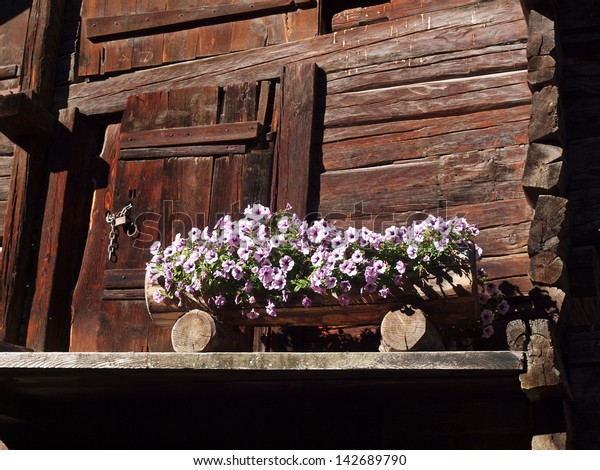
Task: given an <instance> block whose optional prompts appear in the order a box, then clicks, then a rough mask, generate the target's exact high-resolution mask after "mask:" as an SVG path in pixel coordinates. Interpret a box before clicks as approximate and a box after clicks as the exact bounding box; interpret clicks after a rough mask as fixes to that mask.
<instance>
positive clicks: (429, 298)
mask: <svg viewBox="0 0 600 470" xmlns="http://www.w3.org/2000/svg"><path fill="white" fill-rule="evenodd" d="M159 282H160V281H154V282H152V281H151V280H149V279H146V285H145V291H146V302H147V306H148V311H149V313H150V316H151V317H152V320H153V321H154V323H155V324H156V325H157V326H159V327H161V328H172V329H173V330H172V339H173V346H174V348H175V350H176V351H188V352H189V351H216V350H217V351H218V350H236V349H238V348H241V349H244V348H245V346H244V344H245V337H243V335H241V333H240V329H239V327H265V326H267V327H268V326H276V327H286V326H323V327H359V326H367V325H381V336H382V341H381V347H380V350H381V351H395V350H410V349H414V350H417V349H418V350H439V349H442V348H443V346H441V339H440V338H439V333H437V328H441V327H447V326H450V325H460V324H465V323H472V322H474V321H475V320H476V319H477V316H478V303H477V275H476V269H475V262H474V261H473V262H472V263H471V264H470V265H465V266H455V267H446V268H441V269H439V270H437V271H436V272H434V273H431V274H429V275H427V276H426V277H424V278H422V279H418V280H412V281H408V280H405V282H404V283H403V284H402V285H401V286H399V287H398V288H397V289H395V290H394V291H392V292H391V294H390V295H389V296H388V297H387V298H385V299H384V298H381V297H380V296H379V295H378V294H371V295H363V296H359V295H356V296H354V297H352V298H351V301H350V304H349V305H347V306H341V305H340V304H339V302H338V300H337V299H336V298H334V297H327V296H317V295H315V297H314V298H313V299H312V305H311V306H310V307H303V306H302V305H301V303H300V302H297V303H289V304H288V305H286V306H285V307H278V308H277V316H276V317H272V316H269V315H267V314H266V313H265V311H264V309H261V308H256V310H257V311H258V312H259V313H260V316H259V317H258V318H256V319H249V318H247V317H246V315H244V311H245V312H247V311H248V310H250V308H245V309H244V308H226V307H225V308H218V309H216V308H207V305H206V303H204V302H202V301H198V300H196V299H194V298H192V297H188V298H185V299H184V300H183V302H182V303H181V305H179V304H178V302H177V301H174V300H171V299H165V300H164V301H162V302H161V303H157V302H156V301H155V300H154V299H153V293H154V291H155V290H156V289H159V288H160V287H161V286H160V283H159Z"/></svg>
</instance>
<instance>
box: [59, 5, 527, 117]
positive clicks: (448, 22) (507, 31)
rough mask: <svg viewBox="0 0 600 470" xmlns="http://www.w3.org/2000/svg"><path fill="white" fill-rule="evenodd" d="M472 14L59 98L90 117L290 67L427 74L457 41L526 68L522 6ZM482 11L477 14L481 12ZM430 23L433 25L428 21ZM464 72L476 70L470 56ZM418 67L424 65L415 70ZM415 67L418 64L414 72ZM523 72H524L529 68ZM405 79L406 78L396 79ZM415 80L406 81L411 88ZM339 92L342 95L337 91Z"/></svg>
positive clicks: (73, 89)
mask: <svg viewBox="0 0 600 470" xmlns="http://www.w3.org/2000/svg"><path fill="white" fill-rule="evenodd" d="M477 3H478V5H477V7H476V9H475V7H473V8H471V7H469V8H455V9H453V10H450V11H447V10H445V11H438V12H434V13H432V14H430V15H428V21H423V18H422V16H421V15H420V14H418V15H415V16H411V17H410V18H405V19H399V20H395V21H390V22H386V23H379V24H373V25H369V26H366V27H363V28H356V29H352V30H347V31H345V32H344V35H343V40H342V39H341V37H340V35H334V34H328V35H323V36H317V37H314V38H311V39H306V40H304V41H296V42H290V43H286V44H279V45H274V46H270V47H267V48H263V50H261V53H260V54H256V51H243V52H239V53H235V54H224V55H217V56H214V57H208V58H205V59H198V60H193V61H189V62H183V63H180V64H173V65H171V66H169V67H158V68H154V69H148V70H140V71H136V72H135V73H129V74H123V75H122V76H118V77H113V78H111V79H110V80H105V81H97V82H90V83H76V84H73V85H71V86H70V87H69V88H68V94H67V90H65V95H64V96H60V97H59V99H62V100H68V101H69V106H77V107H78V108H80V109H81V110H82V112H84V113H86V114H88V115H89V114H103V113H107V112H116V111H122V110H123V109H124V108H125V104H126V100H127V97H128V96H130V95H131V94H132V92H133V91H132V90H135V91H136V93H141V92H148V91H156V90H161V89H171V88H183V87H188V86H195V85H198V84H206V83H218V84H219V85H222V84H226V83H233V82H240V81H247V80H257V79H258V80H262V79H272V78H273V77H276V76H279V74H280V70H281V68H282V67H283V66H285V65H287V64H289V63H290V62H300V61H312V62H316V63H317V65H318V66H319V68H321V69H323V71H324V72H325V74H326V75H327V76H328V77H329V76H330V75H331V74H334V73H337V72H339V73H340V74H351V73H354V71H355V70H357V67H361V68H364V67H366V66H372V67H373V68H376V67H380V66H381V64H386V63H390V62H392V61H393V62H396V63H398V64H399V67H400V68H408V69H410V70H412V69H414V70H417V69H420V68H422V67H421V65H422V62H426V63H427V62H431V61H432V60H434V61H435V62H439V61H440V60H439V59H438V58H436V57H435V56H439V55H440V54H444V53H446V52H447V50H448V48H447V45H448V44H449V43H450V42H451V43H452V45H453V49H454V50H456V51H471V50H473V49H480V48H486V47H492V46H505V47H506V48H507V50H512V49H513V48H514V47H515V45H518V47H519V48H520V49H519V58H518V59H516V60H517V63H518V64H522V63H523V59H524V58H525V57H524V51H523V50H522V48H524V44H522V43H523V42H524V41H525V40H526V38H527V28H526V23H525V21H524V19H523V12H522V10H521V7H520V6H519V5H518V4H515V3H514V2H508V3H505V2H497V1H494V2H477ZM474 9H475V10H474ZM429 20H430V21H429ZM467 55H468V57H467V60H468V63H465V64H464V65H463V66H462V70H463V71H465V70H467V69H470V67H471V61H472V59H471V58H469V57H471V54H467ZM415 63H418V64H419V66H418V67H417V66H414V64H415ZM409 64H413V66H409ZM523 68H524V67H523ZM394 76H395V77H397V78H396V80H400V77H402V76H403V73H397V72H396V73H395V74H394ZM411 81H412V79H411V80H409V81H407V83H411ZM338 91H340V92H341V91H343V90H341V89H338Z"/></svg>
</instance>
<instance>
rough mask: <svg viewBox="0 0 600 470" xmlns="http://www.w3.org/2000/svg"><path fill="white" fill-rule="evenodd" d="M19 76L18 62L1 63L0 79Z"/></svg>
mask: <svg viewBox="0 0 600 470" xmlns="http://www.w3.org/2000/svg"><path fill="white" fill-rule="evenodd" d="M18 76H19V65H18V64H7V65H0V79H5V78H15V77H18Z"/></svg>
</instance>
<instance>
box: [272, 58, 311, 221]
mask: <svg viewBox="0 0 600 470" xmlns="http://www.w3.org/2000/svg"><path fill="white" fill-rule="evenodd" d="M316 85H317V66H316V64H315V63H314V62H304V63H300V64H292V65H289V66H286V67H285V68H284V72H283V85H282V86H283V95H282V100H283V101H282V103H283V106H282V111H281V121H280V123H279V138H278V139H277V141H278V152H277V155H278V156H277V172H278V174H277V205H276V207H277V209H284V208H285V207H286V205H287V204H291V206H292V210H293V211H294V212H295V213H296V214H298V216H299V217H304V216H305V215H306V210H307V204H308V185H309V173H310V166H311V150H312V133H313V129H314V126H315V124H314V120H315V116H314V113H315V105H316Z"/></svg>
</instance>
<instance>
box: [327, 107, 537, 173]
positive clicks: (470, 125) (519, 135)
mask: <svg viewBox="0 0 600 470" xmlns="http://www.w3.org/2000/svg"><path fill="white" fill-rule="evenodd" d="M529 115H530V106H529V105H523V106H516V107H508V108H500V109H494V110H488V111H481V112H474V113H468V114H461V115H452V116H444V117H433V118H429V119H409V120H401V121H394V122H386V123H380V124H369V125H359V126H352V127H339V128H330V129H325V132H324V136H323V138H324V141H325V143H324V144H323V146H322V152H323V166H324V168H325V170H326V171H330V170H341V169H350V168H360V167H366V166H371V165H376V164H382V163H392V162H398V161H402V160H411V159H415V158H420V157H425V156H434V155H449V154H457V153H462V152H468V151H474V150H485V149H490V148H499V147H511V146H515V145H522V144H527V142H528V133H527V127H528V123H529ZM400 149H401V151H400V152H399V150H400Z"/></svg>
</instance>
